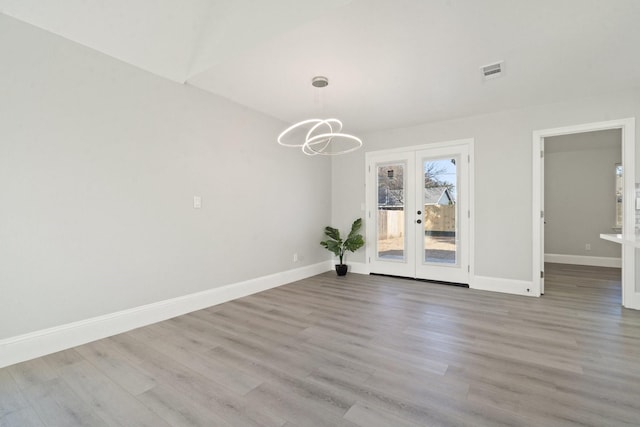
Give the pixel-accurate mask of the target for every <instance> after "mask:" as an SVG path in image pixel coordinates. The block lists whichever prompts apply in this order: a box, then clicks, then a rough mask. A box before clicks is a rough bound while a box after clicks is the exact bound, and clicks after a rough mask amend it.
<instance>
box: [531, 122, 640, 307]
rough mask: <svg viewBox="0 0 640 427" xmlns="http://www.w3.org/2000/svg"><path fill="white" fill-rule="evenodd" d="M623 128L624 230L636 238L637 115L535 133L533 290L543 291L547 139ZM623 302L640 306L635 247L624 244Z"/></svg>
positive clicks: (536, 291)
mask: <svg viewBox="0 0 640 427" xmlns="http://www.w3.org/2000/svg"><path fill="white" fill-rule="evenodd" d="M609 129H620V130H621V135H622V162H621V163H622V164H621V166H622V169H623V170H624V177H623V182H624V183H623V187H624V194H623V200H622V231H623V234H624V235H626V236H629V238H631V237H633V238H635V236H634V234H635V119H633V118H630V119H621V120H612V121H608V122H598V123H588V124H583V125H577V126H569V127H564V128H556V129H546V130H540V131H535V132H534V133H533V192H532V195H533V200H532V207H533V211H532V214H533V217H532V218H533V221H532V224H533V230H532V241H533V278H532V279H533V280H532V282H533V290H534V292H535V293H536V294H537V295H541V294H544V248H545V246H544V231H545V219H546V218H545V210H544V161H545V160H544V159H545V157H544V140H545V138H550V137H554V136H561V135H571V134H577V133H585V132H594V131H603V130H609ZM622 305H623V306H625V307H629V308H636V309H640V293H638V292H637V291H636V286H635V248H634V247H633V246H632V245H623V248H622Z"/></svg>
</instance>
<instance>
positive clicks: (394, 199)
mask: <svg viewBox="0 0 640 427" xmlns="http://www.w3.org/2000/svg"><path fill="white" fill-rule="evenodd" d="M455 203H456V201H455V197H454V195H453V194H452V193H451V191H450V190H449V189H448V188H447V187H430V188H425V189H424V205H425V206H435V205H441V206H448V205H455ZM378 208H379V209H385V210H402V209H403V208H404V191H403V190H401V189H399V190H393V189H390V188H387V187H379V188H378Z"/></svg>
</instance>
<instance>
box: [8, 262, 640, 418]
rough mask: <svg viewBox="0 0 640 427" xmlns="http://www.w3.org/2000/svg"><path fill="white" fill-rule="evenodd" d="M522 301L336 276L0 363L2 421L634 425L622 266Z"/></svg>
mask: <svg viewBox="0 0 640 427" xmlns="http://www.w3.org/2000/svg"><path fill="white" fill-rule="evenodd" d="M545 272H546V294H545V295H544V296H543V297H541V298H527V297H520V296H515V295H503V294H496V293H490V292H482V291H475V290H471V289H464V288H458V287H449V286H443V285H436V284H432V283H425V282H419V281H411V280H403V279H398V278H390V277H384V276H363V275H357V274H350V275H349V276H347V277H346V278H338V277H336V276H335V274H334V273H326V274H321V275H318V276H315V277H312V278H309V279H305V280H301V281H298V282H294V283H291V284H289V285H285V286H281V287H278V288H274V289H271V290H269V291H266V292H261V293H259V294H255V295H251V296H248V297H245V298H241V299H239V300H236V301H230V302H228V303H224V304H221V305H218V306H215V307H211V308H209V309H204V310H200V311H197V312H194V313H190V314H188V315H184V316H179V317H177V318H174V319H170V320H168V321H165V322H161V323H158V324H155V325H150V326H148V327H144V328H139V329H136V330H133V331H130V332H128V333H125V334H120V335H118V336H115V337H111V338H108V339H105V340H100V341H97V342H94V343H90V344H87V345H84V346H80V347H77V348H75V349H69V350H65V351H63V352H59V353H55V354H52V355H49V356H46V357H43V358H39V359H35V360H32V361H28V362H24V363H20V364H17V365H14V366H11V367H8V368H4V369H0V427H4V426H7V427H9V426H10V427H15V426H20V427H26V426H30V425H33V426H37V427H43V426H45V427H50V426H54V425H64V426H65V427H67V426H75V425H91V426H105V425H106V426H139V425H141V426H144V425H153V426H154V427H155V426H163V425H169V426H172V427H178V426H179V427H183V426H189V427H196V426H211V425H216V426H222V427H225V426H273V427H283V426H286V427H291V426H344V427H354V426H365V425H366V426H376V425H385V426H386V425H394V426H413V425H415V426H473V427H478V426H492V427H493V426H626V425H634V426H637V425H640V421H639V420H640V399H638V396H640V312H636V311H631V310H626V309H624V308H622V307H621V305H620V299H621V288H620V270H619V269H612V268H599V267H580V266H567V265H561V264H548V265H546V266H545Z"/></svg>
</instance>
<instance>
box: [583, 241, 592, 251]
mask: <svg viewBox="0 0 640 427" xmlns="http://www.w3.org/2000/svg"><path fill="white" fill-rule="evenodd" d="M584 249H585V250H587V251H590V250H591V243H587V244H586V245H584Z"/></svg>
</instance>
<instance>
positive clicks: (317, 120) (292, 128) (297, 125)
mask: <svg viewBox="0 0 640 427" xmlns="http://www.w3.org/2000/svg"><path fill="white" fill-rule="evenodd" d="M324 121H325V120H322V119H308V120H303V121H301V122H298V123H295V124H293V125H291V126H289V127H288V128H286V129H285V130H284V131H282V133H281V134H280V135H278V144H280V145H282V146H284V147H302V146H303V145H304V144H305V143H304V142H302V143H300V144H290V143H286V142H282V138H284V137H285V136H286V135H287V134H288V133H290V132H291V131H293V130H295V129H297V128H299V127H302V126H305V125H308V124H311V123H314V124H315V126H319V125H321V124H322V123H323V122H324ZM315 126H314V127H315Z"/></svg>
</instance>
